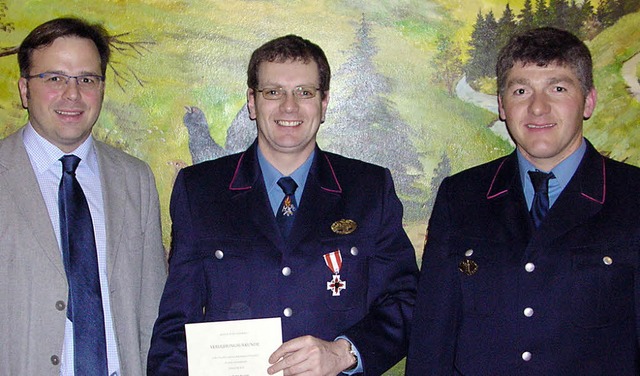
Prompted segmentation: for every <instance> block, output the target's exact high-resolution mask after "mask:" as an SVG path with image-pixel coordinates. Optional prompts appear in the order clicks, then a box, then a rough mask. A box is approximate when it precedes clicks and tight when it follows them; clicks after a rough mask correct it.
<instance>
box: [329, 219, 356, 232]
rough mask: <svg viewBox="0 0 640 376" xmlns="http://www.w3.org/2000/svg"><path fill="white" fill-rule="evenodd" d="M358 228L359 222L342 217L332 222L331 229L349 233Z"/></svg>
mask: <svg viewBox="0 0 640 376" xmlns="http://www.w3.org/2000/svg"><path fill="white" fill-rule="evenodd" d="M357 228H358V224H357V223H356V222H355V221H353V220H351V219H341V220H339V221H335V222H333V223H332V224H331V231H333V232H335V233H336V234H340V235H348V234H351V233H352V232H354V231H355V230H356V229H357Z"/></svg>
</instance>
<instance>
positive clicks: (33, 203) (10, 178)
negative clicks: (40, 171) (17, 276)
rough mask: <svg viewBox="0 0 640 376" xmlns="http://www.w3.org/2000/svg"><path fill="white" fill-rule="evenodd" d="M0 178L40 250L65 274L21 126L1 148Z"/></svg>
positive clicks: (61, 273)
mask: <svg viewBox="0 0 640 376" xmlns="http://www.w3.org/2000/svg"><path fill="white" fill-rule="evenodd" d="M0 179H2V180H4V182H3V183H2V185H4V186H6V187H7V188H8V190H9V194H11V196H12V197H15V199H16V206H17V207H18V209H19V210H20V213H21V215H22V217H23V218H24V220H25V222H27V223H28V224H29V226H30V228H31V233H32V234H33V236H34V237H35V238H36V239H37V241H38V243H39V244H40V246H41V251H42V252H43V254H44V255H45V257H47V258H48V259H49V260H50V261H51V263H52V264H53V265H54V266H55V268H56V269H57V270H58V272H59V273H60V275H62V276H65V272H64V266H63V264H62V257H61V254H60V247H59V245H58V240H57V239H56V235H55V233H54V231H53V226H52V225H51V221H50V219H49V212H48V210H47V206H46V204H45V203H44V199H43V198H42V194H41V192H40V188H39V184H38V180H37V178H36V175H35V173H34V172H33V167H32V166H31V162H30V161H29V156H28V154H27V151H26V149H25V147H24V142H23V140H22V129H21V130H19V131H18V132H15V133H14V134H12V135H10V136H9V137H7V138H6V139H5V141H4V143H3V147H2V148H0Z"/></svg>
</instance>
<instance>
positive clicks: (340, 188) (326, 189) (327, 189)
mask: <svg viewBox="0 0 640 376" xmlns="http://www.w3.org/2000/svg"><path fill="white" fill-rule="evenodd" d="M324 159H326V160H327V164H328V165H329V168H330V169H331V175H332V176H333V180H334V181H335V182H336V185H337V186H338V190H335V189H329V188H325V187H321V188H322V189H323V190H325V191H327V192H332V193H342V187H341V186H340V182H338V178H337V177H336V172H335V171H334V170H333V165H331V161H329V157H327V156H326V155H324Z"/></svg>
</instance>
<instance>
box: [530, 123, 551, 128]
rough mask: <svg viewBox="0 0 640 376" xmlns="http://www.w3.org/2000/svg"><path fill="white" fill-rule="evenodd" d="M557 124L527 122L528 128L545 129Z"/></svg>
mask: <svg viewBox="0 0 640 376" xmlns="http://www.w3.org/2000/svg"><path fill="white" fill-rule="evenodd" d="M553 126H555V123H552V124H527V128H530V129H545V128H551V127H553Z"/></svg>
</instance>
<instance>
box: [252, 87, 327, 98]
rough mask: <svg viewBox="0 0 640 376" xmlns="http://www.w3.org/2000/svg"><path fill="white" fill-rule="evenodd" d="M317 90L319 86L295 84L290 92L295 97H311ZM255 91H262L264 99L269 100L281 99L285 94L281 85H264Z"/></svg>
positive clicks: (285, 91)
mask: <svg viewBox="0 0 640 376" xmlns="http://www.w3.org/2000/svg"><path fill="white" fill-rule="evenodd" d="M318 90H320V88H319V87H313V86H296V87H295V88H293V90H291V92H292V93H293V96H294V97H295V98H297V99H311V98H314V97H315V96H316V94H317V93H318ZM256 91H257V92H260V93H262V96H263V97H264V99H268V100H270V101H275V100H278V99H282V98H283V97H285V96H286V95H287V90H286V89H283V88H281V87H265V88H263V89H259V90H256Z"/></svg>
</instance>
